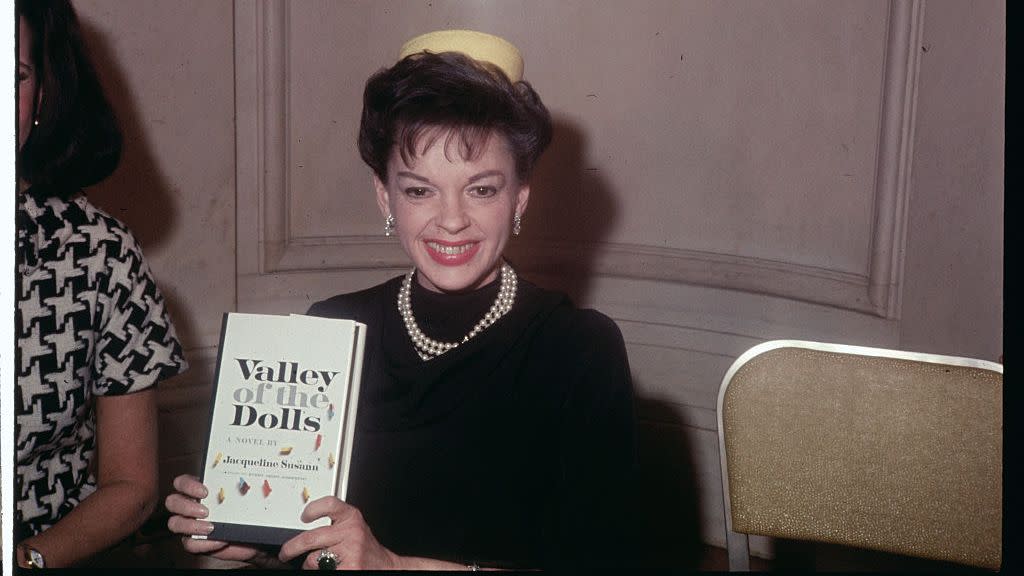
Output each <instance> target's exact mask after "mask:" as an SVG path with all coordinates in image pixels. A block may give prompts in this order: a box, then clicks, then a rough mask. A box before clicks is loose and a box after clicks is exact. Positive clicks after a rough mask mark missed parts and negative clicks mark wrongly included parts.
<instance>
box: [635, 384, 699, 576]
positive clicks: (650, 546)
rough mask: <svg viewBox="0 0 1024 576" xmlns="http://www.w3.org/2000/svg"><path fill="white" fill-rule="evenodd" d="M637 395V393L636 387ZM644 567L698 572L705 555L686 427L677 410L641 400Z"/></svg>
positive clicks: (639, 514)
mask: <svg viewBox="0 0 1024 576" xmlns="http://www.w3.org/2000/svg"><path fill="white" fill-rule="evenodd" d="M635 384H636V382H635V378H634V389H637V388H638V387H637V386H636V385H635ZM636 411H637V414H638V423H637V456H638V460H639V468H640V473H639V485H638V486H637V489H636V494H635V495H634V498H635V508H634V510H635V511H636V520H635V522H636V529H637V534H638V536H639V538H640V540H639V547H638V553H640V554H642V555H644V556H645V558H643V559H640V560H639V564H640V565H641V566H644V567H648V568H672V569H674V570H675V569H682V570H686V571H689V570H697V569H698V568H699V566H700V562H701V559H702V555H703V538H702V535H701V532H700V530H701V528H700V526H701V522H700V506H699V504H698V500H699V497H700V494H699V493H698V487H697V477H696V468H695V465H694V462H693V451H692V450H691V442H690V439H689V436H688V435H687V427H686V422H685V421H684V420H683V417H682V414H681V413H680V411H679V408H678V407H676V406H675V405H673V404H671V403H669V402H665V401H662V400H658V399H653V398H644V397H640V396H638V397H637V398H636Z"/></svg>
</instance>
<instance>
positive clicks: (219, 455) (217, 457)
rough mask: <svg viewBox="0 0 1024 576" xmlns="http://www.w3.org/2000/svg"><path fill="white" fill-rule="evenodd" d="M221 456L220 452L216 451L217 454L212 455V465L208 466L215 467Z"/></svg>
mask: <svg viewBox="0 0 1024 576" xmlns="http://www.w3.org/2000/svg"><path fill="white" fill-rule="evenodd" d="M222 456H224V455H223V454H221V453H220V452H217V455H216V456H214V457H213V466H210V468H216V467H217V464H220V459H221V457H222Z"/></svg>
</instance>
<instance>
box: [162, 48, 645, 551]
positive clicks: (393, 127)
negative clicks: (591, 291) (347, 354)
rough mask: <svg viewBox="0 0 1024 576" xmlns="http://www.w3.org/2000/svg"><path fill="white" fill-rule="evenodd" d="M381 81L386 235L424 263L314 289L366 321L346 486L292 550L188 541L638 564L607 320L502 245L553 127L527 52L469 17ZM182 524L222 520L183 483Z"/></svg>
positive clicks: (411, 51) (627, 394)
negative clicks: (519, 268)
mask: <svg viewBox="0 0 1024 576" xmlns="http://www.w3.org/2000/svg"><path fill="white" fill-rule="evenodd" d="M402 56H404V57H402V58H401V59H400V60H399V62H398V63H397V64H395V65H394V66H392V67H391V68H389V69H385V70H382V71H380V72H378V73H377V74H375V75H374V76H373V77H371V78H370V80H369V81H368V82H367V85H366V89H365V93H364V108H363V116H362V123H361V127H360V133H359V149H360V153H361V155H362V157H363V159H364V160H365V161H366V163H367V164H368V165H369V166H370V168H371V169H372V170H373V173H374V186H375V189H376V196H377V202H378V204H379V206H380V210H381V214H382V216H383V217H384V222H385V226H384V229H385V234H387V235H397V236H398V239H399V240H400V242H401V244H402V247H403V248H404V250H405V252H406V253H407V254H408V255H409V257H410V259H411V260H412V262H413V264H414V266H415V267H414V268H413V269H412V270H411V271H410V272H409V273H408V274H406V275H405V276H404V277H398V278H395V279H393V280H391V281H389V282H386V283H384V284H382V285H379V286H376V287H373V288H370V289H368V290H365V291H362V292H357V293H354V294H345V295H340V296H336V297H334V298H331V299H328V300H325V301H322V302H318V303H317V304H314V305H313V306H312V308H310V310H309V313H310V314H313V315H320V316H329V317H341V318H353V319H356V320H358V321H361V322H363V323H365V324H366V325H367V326H368V331H367V333H368V337H367V345H366V349H367V352H366V357H365V359H364V366H363V384H362V388H361V392H360V405H359V417H358V419H357V428H358V429H357V432H356V437H355V448H354V452H353V461H352V466H351V471H352V472H351V477H350V485H349V492H348V494H349V498H348V501H347V502H342V501H341V500H338V499H337V498H334V497H327V498H323V499H320V500H316V501H314V502H312V503H310V504H309V505H308V506H307V508H306V509H305V512H304V515H303V516H304V519H305V520H307V521H310V520H313V519H315V518H320V517H325V516H326V517H330V518H331V521H332V524H331V525H330V526H325V527H320V528H315V529H312V530H309V531H307V532H304V533H303V534H300V535H298V536H296V537H294V538H293V539H292V540H290V541H288V542H286V543H285V544H284V545H283V546H282V547H281V548H280V550H273V551H266V550H259V549H257V548H255V547H247V546H244V545H239V544H230V545H228V544H225V543H222V542H210V541H202V540H198V541H197V540H190V539H188V538H186V539H185V540H184V541H185V547H186V548H187V549H188V550H190V551H192V552H205V553H212V554H214V555H216V556H219V557H221V558H229V559H236V560H237V559H242V560H249V561H253V562H256V563H259V564H264V565H266V564H269V563H271V562H272V561H274V560H277V561H282V562H289V561H292V560H295V562H296V563H298V562H301V563H302V564H301V565H302V567H304V568H317V567H320V568H321V569H331V568H334V567H342V568H353V569H396V568H399V569H401V568H412V569H467V568H469V569H476V568H478V567H480V566H493V567H502V568H543V567H555V566H572V567H580V566H591V565H597V566H608V565H616V564H624V563H625V562H626V561H628V560H629V557H630V556H629V554H630V551H631V545H630V537H629V534H630V519H629V514H628V510H629V503H630V498H631V487H632V477H633V473H634V451H633V434H634V431H633V412H632V392H631V384H630V376H629V367H628V364H627V360H626V353H625V347H624V344H623V341H622V336H621V334H620V333H619V330H618V329H617V327H616V326H615V324H614V323H613V322H612V321H611V320H609V319H608V318H607V317H605V316H603V315H601V314H600V313H597V312H595V311H592V310H578V309H576V308H574V307H573V306H572V305H571V303H570V302H569V301H568V300H567V299H566V297H565V296H564V295H562V294H559V293H554V292H549V291H547V290H544V289H541V288H538V287H536V286H534V285H532V284H530V283H529V282H527V281H526V280H524V279H522V278H520V277H518V275H517V274H516V272H515V270H514V269H513V268H512V267H511V266H510V265H509V264H508V263H507V262H506V261H505V260H504V258H503V256H502V255H503V253H504V250H505V247H506V245H507V243H508V242H509V239H510V236H512V235H518V234H519V232H520V226H521V221H522V217H523V214H524V211H525V210H526V207H527V203H528V200H529V196H530V186H529V183H528V177H529V175H530V172H531V170H532V168H533V166H534V164H535V163H536V161H537V159H538V157H539V156H540V154H541V153H542V152H543V150H544V148H545V147H546V146H547V144H548V142H549V141H550V138H551V120H550V116H549V114H548V112H547V110H546V108H545V107H544V105H543V103H542V102H541V100H540V98H539V97H538V96H537V94H536V93H535V92H534V90H533V88H531V87H530V85H529V84H527V83H526V82H523V81H521V80H520V79H519V77H518V75H519V73H520V71H521V68H522V63H521V59H519V55H518V51H517V50H516V49H515V47H514V46H511V45H510V44H508V43H507V42H505V41H504V40H501V39H500V38H496V37H493V36H489V35H484V34H480V33H475V32H467V31H444V32H439V33H432V34H429V35H426V36H424V37H419V38H416V39H414V40H412V41H410V43H408V44H407V45H406V47H405V48H404V49H403V54H402ZM175 487H176V488H177V489H178V490H179V492H180V493H179V494H173V495H171V496H169V497H168V499H167V508H168V509H169V510H170V511H171V512H172V513H174V514H175V516H173V517H172V518H171V519H170V521H169V527H170V528H171V530H173V531H175V532H178V533H181V534H206V533H209V531H210V528H211V524H210V523H209V522H206V521H203V520H202V518H203V517H205V515H206V510H205V509H204V508H203V506H202V505H201V504H199V503H198V502H196V499H199V498H202V497H204V496H205V494H206V489H205V487H203V486H202V484H200V483H199V481H198V480H197V479H196V478H194V477H189V476H182V477H179V478H177V479H176V481H175Z"/></svg>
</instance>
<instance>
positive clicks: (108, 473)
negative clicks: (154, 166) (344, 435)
mask: <svg viewBox="0 0 1024 576" xmlns="http://www.w3.org/2000/svg"><path fill="white" fill-rule="evenodd" d="M17 13H18V16H19V22H18V104H17V107H18V158H17V168H16V170H17V175H18V205H17V230H18V239H17V249H16V250H17V263H18V281H17V293H16V310H15V315H14V326H15V335H16V337H17V339H18V344H17V347H16V349H15V369H16V370H17V377H16V386H17V393H16V394H15V396H14V398H15V403H14V406H15V415H16V424H15V438H16V450H17V474H16V484H17V486H16V489H15V494H16V498H17V513H16V517H15V530H16V533H15V541H16V542H17V560H18V564H19V565H20V566H23V567H47V568H51V567H61V566H71V565H75V564H79V563H81V562H82V561H84V560H86V559H88V558H90V557H91V556H93V555H95V554H96V553H97V552H100V551H102V550H104V549H106V548H108V547H110V546H112V545H114V544H116V543H117V542H119V541H121V540H122V539H124V538H125V537H127V536H128V535H129V534H131V533H132V532H133V531H134V530H136V529H137V528H138V527H139V526H141V525H142V523H143V521H145V520H146V518H147V517H148V516H149V514H150V513H151V512H152V511H153V509H154V508H155V506H156V500H157V460H156V452H157V441H156V434H157V430H156V426H157V425H156V415H157V410H156V388H155V385H156V383H157V381H159V380H161V379H163V378H167V377H169V376H172V375H174V374H177V373H179V372H181V371H182V370H184V369H185V367H186V364H185V361H184V360H183V358H182V355H181V349H180V346H179V344H178V341H177V338H176V336H175V332H174V327H173V325H172V324H171V321H170V319H169V318H168V316H167V312H166V310H165V309H164V302H163V298H162V297H161V295H160V292H159V290H158V289H157V287H156V284H155V283H154V282H153V278H152V275H151V274H150V271H149V267H148V266H147V264H146V261H145V259H144V258H143V256H142V252H141V250H140V249H139V247H138V245H137V244H136V242H135V240H134V238H132V235H131V233H130V232H129V231H128V229H127V228H125V226H124V225H123V224H121V223H120V222H118V221H117V220H115V219H114V218H112V217H110V216H109V215H107V214H105V213H104V212H103V211H101V210H100V209H98V208H96V207H95V206H93V205H92V204H90V203H89V201H88V200H87V199H86V197H85V196H84V194H82V192H81V188H82V187H84V186H89V185H91V184H95V183H97V182H99V181H101V180H103V179H104V178H106V177H107V176H108V175H109V174H110V173H111V172H113V170H114V168H115V167H116V166H117V163H118V159H119V157H120V152H121V134H120V132H119V130H118V127H117V123H116V122H115V119H114V115H113V111H112V110H111V108H110V104H109V103H108V102H107V100H106V98H104V96H103V92H102V90H101V88H100V85H99V82H98V80H97V78H96V74H95V72H94V70H93V67H92V65H91V64H90V62H89V60H88V57H87V55H86V51H85V48H84V46H83V45H82V39H81V32H80V29H79V25H78V20H77V17H76V16H75V12H74V10H73V9H72V7H71V6H70V4H68V2H66V1H58V0H54V1H42V0H31V1H28V0H25V1H23V0H19V1H18V2H17ZM97 454H100V455H102V457H100V458H97Z"/></svg>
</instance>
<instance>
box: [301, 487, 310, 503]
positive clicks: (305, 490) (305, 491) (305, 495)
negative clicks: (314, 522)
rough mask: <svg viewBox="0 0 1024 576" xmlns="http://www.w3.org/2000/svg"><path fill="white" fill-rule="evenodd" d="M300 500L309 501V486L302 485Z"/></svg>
mask: <svg viewBox="0 0 1024 576" xmlns="http://www.w3.org/2000/svg"><path fill="white" fill-rule="evenodd" d="M302 501H303V502H309V488H308V487H306V486H303V487H302Z"/></svg>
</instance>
